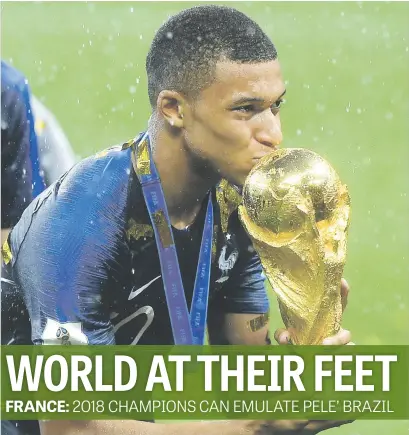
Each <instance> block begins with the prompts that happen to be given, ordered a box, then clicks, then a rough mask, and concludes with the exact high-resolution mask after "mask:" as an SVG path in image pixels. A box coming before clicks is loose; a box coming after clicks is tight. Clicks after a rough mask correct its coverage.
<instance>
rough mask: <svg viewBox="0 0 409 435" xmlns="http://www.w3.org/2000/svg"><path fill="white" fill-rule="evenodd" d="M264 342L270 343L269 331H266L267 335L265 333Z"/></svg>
mask: <svg viewBox="0 0 409 435" xmlns="http://www.w3.org/2000/svg"><path fill="white" fill-rule="evenodd" d="M266 344H267V345H270V344H271V339H270V332H269V331H267V335H266Z"/></svg>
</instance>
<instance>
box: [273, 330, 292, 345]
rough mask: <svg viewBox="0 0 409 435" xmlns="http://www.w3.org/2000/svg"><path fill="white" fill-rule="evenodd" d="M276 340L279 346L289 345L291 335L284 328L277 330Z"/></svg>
mask: <svg viewBox="0 0 409 435" xmlns="http://www.w3.org/2000/svg"><path fill="white" fill-rule="evenodd" d="M274 339H275V341H276V342H277V343H278V344H289V343H290V333H289V332H288V331H287V329H284V328H280V329H277V331H276V332H274Z"/></svg>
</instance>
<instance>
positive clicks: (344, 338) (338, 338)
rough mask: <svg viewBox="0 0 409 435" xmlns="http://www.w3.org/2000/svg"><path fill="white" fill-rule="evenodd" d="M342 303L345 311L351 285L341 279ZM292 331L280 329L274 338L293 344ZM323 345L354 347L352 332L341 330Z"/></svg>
mask: <svg viewBox="0 0 409 435" xmlns="http://www.w3.org/2000/svg"><path fill="white" fill-rule="evenodd" d="M340 289H341V290H340V291H341V301H342V311H343V312H344V311H345V308H346V306H347V303H348V295H349V285H348V282H347V280H346V279H344V278H342V279H341V287H340ZM290 337H291V330H290V329H285V328H280V329H277V331H276V332H275V333H274V338H275V340H276V342H277V343H278V344H291V340H290ZM322 344H323V345H326V346H342V345H353V344H354V343H353V342H352V341H351V332H350V331H348V330H346V329H342V328H341V329H340V330H339V332H338V333H337V334H335V335H333V336H332V337H328V338H326V339H325V340H324V341H323V342H322Z"/></svg>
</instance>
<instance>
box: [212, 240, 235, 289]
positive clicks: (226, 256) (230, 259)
mask: <svg viewBox="0 0 409 435" xmlns="http://www.w3.org/2000/svg"><path fill="white" fill-rule="evenodd" d="M228 236H229V234H227V237H228ZM228 240H229V239H228ZM238 258H239V251H238V250H237V248H236V247H235V246H234V245H233V244H232V243H227V244H226V245H224V246H223V248H222V250H221V252H220V256H219V261H218V266H219V269H220V271H221V273H222V276H221V277H220V278H219V279H217V280H216V282H217V283H218V284H222V283H224V282H225V281H227V280H228V279H229V273H230V271H231V270H232V269H233V267H234V265H235V264H236V262H237V259H238Z"/></svg>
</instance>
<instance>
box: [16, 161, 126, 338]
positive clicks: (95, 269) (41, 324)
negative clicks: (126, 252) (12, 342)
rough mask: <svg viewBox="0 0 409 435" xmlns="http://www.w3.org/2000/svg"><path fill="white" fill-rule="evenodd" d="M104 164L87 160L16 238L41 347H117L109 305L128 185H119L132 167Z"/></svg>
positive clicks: (21, 282) (51, 192) (26, 218)
mask: <svg viewBox="0 0 409 435" xmlns="http://www.w3.org/2000/svg"><path fill="white" fill-rule="evenodd" d="M107 159H108V163H107ZM101 160H102V161H101V162H99V161H97V162H96V163H95V161H94V159H91V161H92V164H90V162H89V161H88V163H87V161H85V163H84V162H81V163H80V164H79V165H77V166H76V167H75V168H74V169H73V170H72V171H70V172H69V173H68V174H67V175H66V176H65V178H63V180H61V181H60V182H57V183H56V184H55V185H53V186H51V187H50V188H48V190H46V191H45V192H43V194H41V195H40V196H39V197H38V198H37V199H36V200H35V201H33V203H32V204H31V205H30V207H29V208H28V209H27V210H26V212H25V213H24V215H23V218H22V219H21V221H20V222H19V224H18V225H17V226H16V227H15V228H14V230H13V232H12V233H11V236H10V242H11V253H12V257H13V258H12V260H11V262H12V268H13V280H14V281H15V283H16V285H17V286H18V287H19V289H20V291H21V293H22V295H23V298H24V302H25V306H26V308H27V311H28V315H29V317H30V319H31V328H32V330H31V337H32V342H33V343H34V344H100V345H101V344H115V337H114V330H113V326H112V324H111V321H110V309H109V302H108V301H109V292H111V293H112V292H115V287H114V286H115V283H114V280H113V277H114V276H116V272H115V270H116V268H118V274H120V265H118V261H117V255H118V252H119V251H121V249H122V248H121V245H120V244H121V240H122V228H123V225H122V222H123V217H122V203H123V202H124V201H125V198H126V189H127V186H126V184H125V183H121V182H118V180H117V177H118V174H121V176H122V173H124V174H125V168H123V170H121V169H122V168H118V165H115V164H112V161H110V159H109V156H107V157H106V158H103V159H101Z"/></svg>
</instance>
